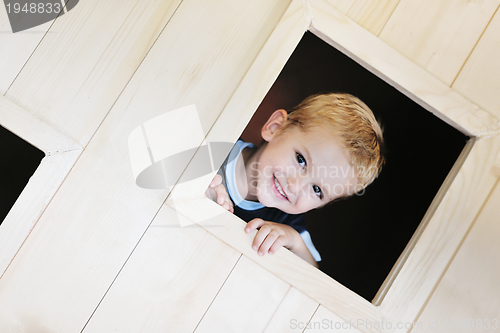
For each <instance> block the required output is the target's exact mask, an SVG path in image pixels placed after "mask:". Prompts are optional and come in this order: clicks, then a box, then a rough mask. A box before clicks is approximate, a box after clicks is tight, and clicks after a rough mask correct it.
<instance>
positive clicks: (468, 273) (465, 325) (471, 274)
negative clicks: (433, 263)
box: [418, 183, 500, 333]
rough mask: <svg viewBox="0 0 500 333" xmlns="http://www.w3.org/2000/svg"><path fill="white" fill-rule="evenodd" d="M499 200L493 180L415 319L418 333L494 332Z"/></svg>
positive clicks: (499, 321) (499, 288)
mask: <svg viewBox="0 0 500 333" xmlns="http://www.w3.org/2000/svg"><path fill="white" fill-rule="evenodd" d="M499 202H500V186H499V183H497V184H496V187H495V188H494V189H493V191H492V193H491V195H490V196H489V197H488V199H487V201H486V205H485V206H484V208H483V209H482V211H481V213H480V214H479V216H478V218H477V220H476V221H475V223H474V225H473V226H472V229H471V230H470V232H469V233H468V235H467V238H465V240H464V242H463V244H461V246H460V248H459V249H458V252H457V254H456V256H455V258H454V260H453V262H452V263H451V264H450V267H449V268H448V270H447V271H446V273H445V274H444V276H443V278H442V279H441V281H440V282H439V284H438V286H437V288H436V290H435V291H434V293H433V294H432V297H431V298H430V300H429V302H428V303H427V305H426V307H425V309H424V311H423V312H422V314H421V315H420V317H419V318H418V321H419V322H421V323H422V325H423V327H424V329H422V330H419V332H426V333H430V332H437V331H438V332H443V333H465V332H474V331H475V332H488V331H492V332H494V331H495V330H498V329H499V328H500V318H499V317H498V309H500V301H499V297H498V296H499V295H500V284H499V283H498V281H499V280H500V263H499V261H498V253H500V243H499V242H498V238H499V237H500V224H499V223H498V217H499V214H498V204H499ZM495 327H496V329H495Z"/></svg>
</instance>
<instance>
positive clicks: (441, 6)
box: [380, 0, 500, 85]
mask: <svg viewBox="0 0 500 333" xmlns="http://www.w3.org/2000/svg"><path fill="white" fill-rule="evenodd" d="M499 4H500V1H498V0H476V1H455V0H440V1H434V0H420V1H412V0H401V1H400V3H399V4H398V6H397V7H396V10H395V11H394V13H393V14H392V15H391V17H390V19H389V21H388V22H387V24H386V25H385V27H384V30H383V31H382V32H381V33H380V38H381V39H382V40H383V41H385V42H386V43H387V44H389V45H390V46H392V47H394V48H395V49H396V50H398V51H399V52H401V53H402V54H403V55H405V56H406V57H408V58H409V59H410V60H412V61H413V62H415V63H416V64H418V65H420V66H421V67H422V68H425V69H426V70H427V71H428V72H429V73H431V74H433V75H435V76H436V77H437V78H439V79H440V80H442V81H443V82H444V83H445V84H447V85H451V84H452V82H453V81H454V80H455V77H456V76H457V74H458V73H459V71H460V69H461V68H462V66H463V64H464V63H465V61H466V60H467V57H468V56H469V54H470V53H471V51H472V49H473V48H474V46H475V45H476V43H477V41H478V39H479V38H480V37H481V34H482V33H483V31H484V29H485V28H486V26H487V24H488V22H489V21H490V19H491V17H492V16H493V14H494V12H495V10H496V9H497V8H498V6H499Z"/></svg>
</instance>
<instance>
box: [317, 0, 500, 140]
mask: <svg viewBox="0 0 500 333" xmlns="http://www.w3.org/2000/svg"><path fill="white" fill-rule="evenodd" d="M311 11H312V17H313V23H312V29H311V31H312V32H314V33H315V34H316V35H318V36H319V37H321V38H323V39H324V40H325V41H327V42H328V43H330V44H332V45H333V46H335V47H337V48H339V49H340V50H341V51H342V52H344V53H346V54H347V55H348V56H350V57H352V58H353V59H354V60H356V61H358V62H360V63H361V64H362V65H363V66H365V67H366V68H367V69H368V70H370V71H371V72H373V73H374V74H376V75H378V76H379V77H381V78H382V79H384V80H385V81H387V82H388V83H389V84H391V85H393V86H395V87H396V88H397V89H399V90H400V91H401V92H402V93H404V94H405V95H407V96H408V97H409V98H411V99H412V100H414V101H415V102H416V103H418V104H419V105H421V106H422V107H423V108H425V109H427V110H428V111H430V112H432V113H433V114H435V115H436V116H437V117H439V118H441V119H442V120H443V121H445V122H447V123H448V124H450V125H451V126H453V127H455V128H457V129H458V130H460V131H462V132H463V133H465V134H466V135H473V136H488V135H496V133H498V131H499V125H498V120H497V119H496V118H494V117H492V116H491V115H490V114H489V113H487V112H485V111H484V110H481V109H480V108H479V107H477V106H476V105H474V104H472V103H471V102H470V101H469V100H467V99H465V98H464V97H463V96H461V95H460V94H459V93H457V92H456V91H455V90H453V89H451V88H450V87H448V86H447V85H446V84H444V83H443V82H441V81H440V80H438V79H436V78H435V77H434V76H433V75H431V74H429V73H428V72H426V71H425V70H422V68H421V67H420V66H418V65H416V64H415V63H413V62H412V61H410V60H409V59H407V58H405V57H404V56H402V55H401V54H400V53H399V52H397V51H395V50H394V49H393V48H391V47H390V46H388V45H387V44H386V43H384V42H383V41H382V40H380V39H379V38H376V37H375V36H373V35H372V34H370V33H368V32H367V31H366V30H365V29H363V28H361V27H360V26H359V25H357V24H356V23H354V22H353V21H352V20H350V19H348V18H347V17H345V16H344V15H343V14H341V13H340V12H338V11H337V10H336V9H335V8H333V7H332V6H329V5H327V4H325V3H324V2H323V1H320V0H318V1H316V0H312V1H311Z"/></svg>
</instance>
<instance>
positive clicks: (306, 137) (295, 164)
mask: <svg viewBox="0 0 500 333" xmlns="http://www.w3.org/2000/svg"><path fill="white" fill-rule="evenodd" d="M277 112H279V113H280V114H278V115H276V113H277ZM275 115H276V116H275ZM273 116H274V119H273ZM273 116H271V118H270V119H269V120H268V122H267V123H266V125H264V127H263V128H262V137H263V138H264V140H266V141H267V145H266V146H265V147H264V149H263V151H262V154H261V155H260V157H259V161H258V163H257V164H255V165H254V166H252V168H257V169H258V172H257V175H258V176H257V184H256V186H257V191H256V195H257V198H258V200H259V202H260V203H262V204H263V205H264V206H267V207H276V208H278V209H280V210H282V211H284V212H286V213H289V214H299V213H304V212H307V211H309V210H311V209H314V208H317V207H320V206H323V205H325V204H326V203H328V202H330V201H332V200H334V199H336V198H339V197H342V196H346V195H349V194H351V193H353V192H354V188H355V186H356V184H357V177H356V174H355V170H354V168H353V167H352V166H351V165H350V163H349V161H348V159H347V158H346V156H345V155H344V152H343V149H342V147H341V146H340V145H339V143H338V139H337V138H336V137H335V136H334V135H333V134H331V133H329V132H328V130H327V129H326V128H324V127H323V126H318V127H313V128H311V129H309V130H308V131H307V132H303V131H301V130H299V129H298V128H296V127H293V128H290V129H287V130H286V131H284V132H282V133H280V134H279V135H278V131H277V130H278V129H279V127H281V124H282V123H283V121H284V120H285V119H286V112H285V111H284V110H278V111H276V112H275V113H274V114H273Z"/></svg>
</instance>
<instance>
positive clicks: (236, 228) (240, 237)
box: [168, 186, 378, 332]
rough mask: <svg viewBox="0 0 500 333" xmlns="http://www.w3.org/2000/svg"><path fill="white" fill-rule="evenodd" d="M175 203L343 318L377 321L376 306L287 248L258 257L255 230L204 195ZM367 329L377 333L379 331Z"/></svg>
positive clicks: (237, 247)
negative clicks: (247, 228)
mask: <svg viewBox="0 0 500 333" xmlns="http://www.w3.org/2000/svg"><path fill="white" fill-rule="evenodd" d="M175 191H177V186H176V187H175V188H174V190H173V193H172V195H171V196H174V195H175ZM169 199H170V197H169ZM169 201H170V200H169ZM169 201H168V202H169ZM175 206H176V209H177V211H178V212H179V213H180V214H183V215H184V218H186V219H191V220H193V221H194V222H196V223H197V224H199V225H201V226H202V227H205V229H206V230H207V231H209V232H210V233H212V234H214V235H215V236H217V237H219V238H220V239H221V240H223V241H224V242H226V243H227V244H229V245H231V246H232V247H234V248H235V249H236V250H237V251H239V252H241V253H243V255H244V256H246V257H248V258H250V259H252V260H254V261H255V262H256V263H258V264H259V265H261V266H262V267H264V268H266V269H267V270H269V271H270V272H271V273H273V274H275V275H276V276H278V277H280V278H281V279H282V280H284V281H285V282H287V283H289V284H290V285H292V286H293V287H294V288H296V289H298V290H300V291H301V292H303V293H304V294H306V295H307V296H309V297H310V298H312V299H313V300H314V301H316V302H318V303H320V304H322V305H323V306H325V307H327V308H328V309H329V310H331V311H333V312H334V313H335V314H336V315H337V316H339V317H341V318H343V319H344V320H346V321H349V320H353V321H356V320H357V319H358V318H366V319H367V320H369V321H370V322H375V321H377V320H378V314H377V307H375V306H374V305H373V304H371V303H370V302H368V301H367V300H365V299H363V298H362V297H360V296H358V295H356V294H355V293H354V292H353V291H351V290H349V289H347V288H346V287H344V286H342V285H341V284H340V283H338V282H336V281H335V280H333V279H332V278H330V277H329V276H328V275H326V274H324V273H323V272H321V271H320V270H319V269H317V268H315V267H313V266H312V265H310V264H309V263H307V262H306V261H304V260H302V259H300V258H299V257H298V256H296V255H295V254H293V253H292V252H290V251H288V250H287V249H284V248H283V249H280V250H279V251H278V252H276V253H275V254H273V255H266V256H259V255H258V254H257V251H255V250H253V249H252V241H253V238H254V237H255V233H256V231H254V232H253V233H251V234H247V233H245V232H244V231H243V229H244V228H245V226H246V223H245V222H244V221H243V220H241V219H239V218H238V217H237V216H235V215H233V214H231V213H229V212H227V211H225V210H224V208H222V207H221V206H219V205H217V204H216V203H214V202H213V201H211V200H210V199H208V198H206V197H203V194H201V195H200V196H199V198H190V199H189V200H185V201H180V200H177V201H175ZM199 212H202V213H199ZM201 214H203V215H205V216H210V218H206V219H203V218H200V217H203V216H199V215H201ZM366 332H378V330H367V331H366Z"/></svg>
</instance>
